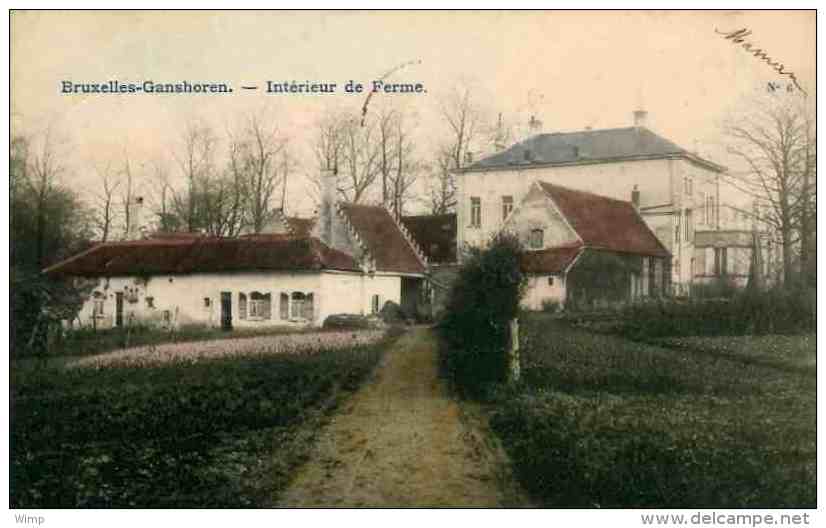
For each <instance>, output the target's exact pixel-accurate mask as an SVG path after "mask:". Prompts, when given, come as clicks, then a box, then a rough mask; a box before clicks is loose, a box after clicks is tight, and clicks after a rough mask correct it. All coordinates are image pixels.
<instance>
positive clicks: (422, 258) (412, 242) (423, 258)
mask: <svg viewBox="0 0 826 528" xmlns="http://www.w3.org/2000/svg"><path fill="white" fill-rule="evenodd" d="M384 211H385V212H386V213H387V214H388V216H390V218H391V219H392V220H393V223H394V224H395V225H396V229H398V230H399V232H401V234H402V236H403V237H404V239H405V240H406V241H407V244H408V245H409V246H410V249H412V250H413V253H414V254H415V255H416V258H418V259H419V262H420V263H421V264H422V266H424V268H425V269H427V255H425V254H424V251H422V248H421V247H420V246H419V244H418V242H416V239H414V238H413V235H412V234H410V231H409V230H408V229H407V226H406V225H404V223H403V222H402V221H401V216H396V214H394V213H393V212H392V211H390V208H389V207H388V206H387V204H384Z"/></svg>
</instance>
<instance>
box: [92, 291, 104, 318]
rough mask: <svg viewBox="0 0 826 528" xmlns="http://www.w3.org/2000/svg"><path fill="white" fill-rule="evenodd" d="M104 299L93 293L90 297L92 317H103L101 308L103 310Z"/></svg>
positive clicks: (99, 294) (97, 293)
mask: <svg viewBox="0 0 826 528" xmlns="http://www.w3.org/2000/svg"><path fill="white" fill-rule="evenodd" d="M105 299H106V297H105V296H104V295H103V294H102V293H100V292H95V293H94V294H93V295H92V317H102V316H103V308H104V300H105Z"/></svg>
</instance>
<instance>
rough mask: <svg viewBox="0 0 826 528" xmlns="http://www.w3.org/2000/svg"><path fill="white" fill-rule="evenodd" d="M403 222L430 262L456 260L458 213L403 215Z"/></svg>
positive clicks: (444, 262) (443, 262)
mask: <svg viewBox="0 0 826 528" xmlns="http://www.w3.org/2000/svg"><path fill="white" fill-rule="evenodd" d="M402 223H403V224H404V225H405V227H407V230H408V231H410V234H411V235H413V238H414V239H415V240H416V243H417V244H418V245H419V247H420V248H421V250H422V252H423V253H424V254H425V255H426V256H427V260H428V261H429V262H432V263H434V264H446V263H454V262H456V213H447V214H437V215H418V216H403V217H402Z"/></svg>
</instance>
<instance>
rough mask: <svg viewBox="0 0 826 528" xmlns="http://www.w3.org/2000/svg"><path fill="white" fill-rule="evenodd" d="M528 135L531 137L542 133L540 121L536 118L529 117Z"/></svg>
mask: <svg viewBox="0 0 826 528" xmlns="http://www.w3.org/2000/svg"><path fill="white" fill-rule="evenodd" d="M528 133H529V135H531V136H535V135H537V134H541V133H542V121H540V120H539V119H537V118H536V116H531V120H530V121H528Z"/></svg>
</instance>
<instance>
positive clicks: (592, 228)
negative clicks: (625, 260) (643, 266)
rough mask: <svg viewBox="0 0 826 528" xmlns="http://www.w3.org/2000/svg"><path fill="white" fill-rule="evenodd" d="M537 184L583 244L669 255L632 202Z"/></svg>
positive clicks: (544, 183) (616, 250)
mask: <svg viewBox="0 0 826 528" xmlns="http://www.w3.org/2000/svg"><path fill="white" fill-rule="evenodd" d="M538 183H539V185H540V187H541V188H542V190H543V191H545V193H547V194H548V196H550V197H551V199H552V200H553V201H554V203H555V204H556V205H557V207H559V209H560V212H561V213H562V215H563V216H564V217H565V218H566V219H567V220H568V222H569V223H570V224H571V227H573V229H574V231H576V233H577V234H578V235H579V237H580V238H581V239H582V241H583V243H584V244H585V245H586V246H588V247H591V248H594V249H606V250H610V251H615V252H619V253H634V254H638V255H649V256H656V257H667V256H669V255H670V254H669V252H668V250H667V249H666V248H665V246H663V245H662V244H661V243H660V241H659V240H658V239H657V237H656V235H654V233H653V232H652V231H651V229H650V228H649V227H648V225H647V224H646V223H645V221H644V220H643V219H642V217H640V215H639V213H637V211H636V210H635V209H634V206H633V205H632V204H631V202H624V201H622V200H615V199H613V198H607V197H605V196H600V195H598V194H593V193H589V192H584V191H575V190H573V189H568V188H567V187H561V186H559V185H553V184H550V183H546V182H538Z"/></svg>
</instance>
